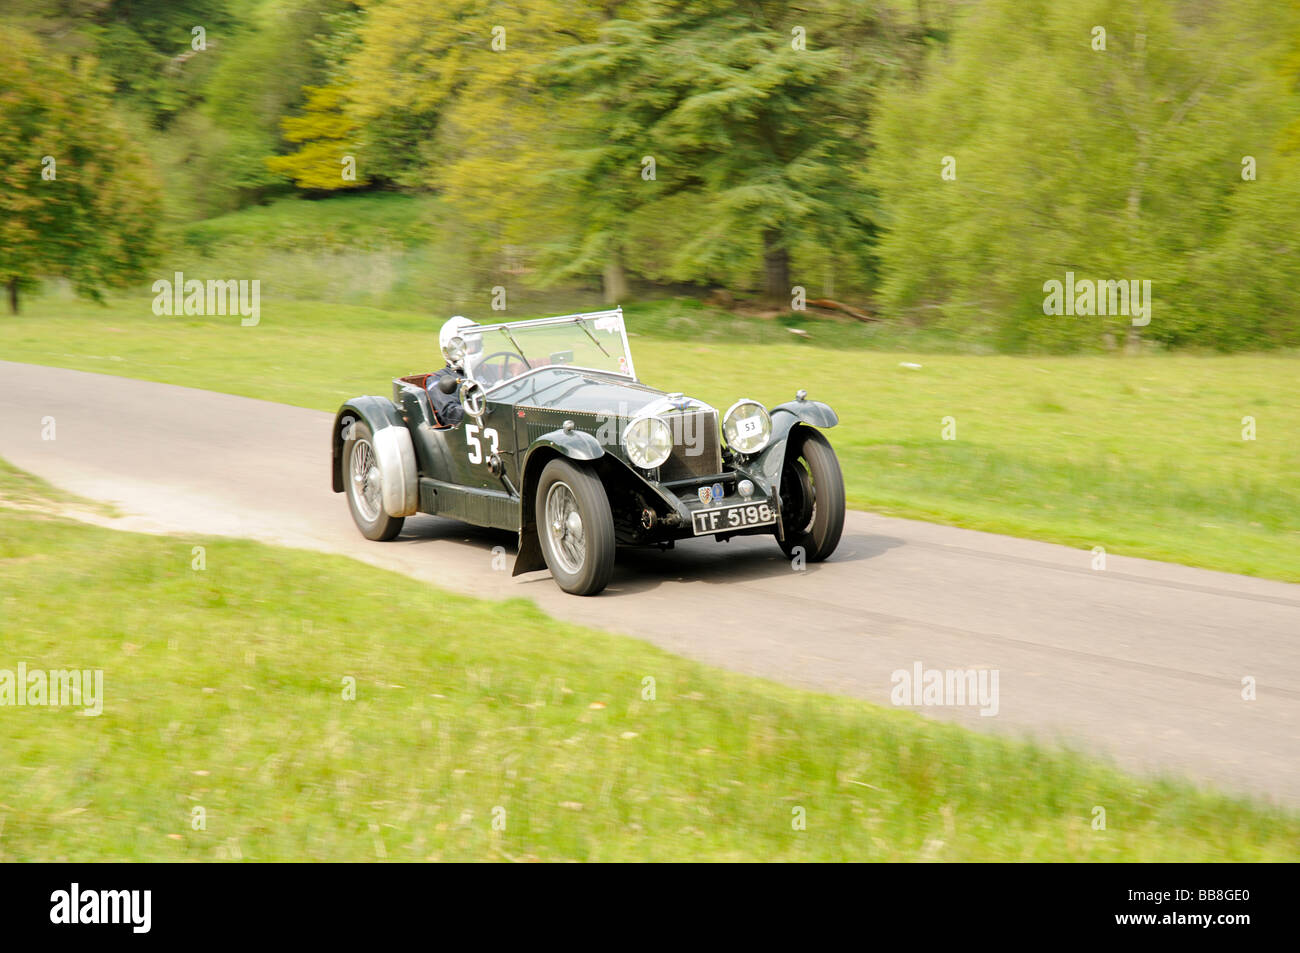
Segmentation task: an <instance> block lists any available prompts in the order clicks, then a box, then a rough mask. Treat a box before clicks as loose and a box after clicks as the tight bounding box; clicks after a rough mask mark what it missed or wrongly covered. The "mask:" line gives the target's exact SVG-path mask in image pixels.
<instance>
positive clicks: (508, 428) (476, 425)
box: [429, 401, 519, 529]
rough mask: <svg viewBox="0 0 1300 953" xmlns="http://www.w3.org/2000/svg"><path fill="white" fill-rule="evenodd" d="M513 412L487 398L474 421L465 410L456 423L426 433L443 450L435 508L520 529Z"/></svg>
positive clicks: (510, 407)
mask: <svg viewBox="0 0 1300 953" xmlns="http://www.w3.org/2000/svg"><path fill="white" fill-rule="evenodd" d="M513 413H514V407H513V405H510V404H499V403H494V402H492V401H488V403H487V406H486V407H485V409H484V411H483V415H482V416H481V417H479V418H478V419H477V420H475V419H474V418H473V417H470V416H469V415H468V414H467V415H466V416H465V418H464V419H463V420H462V421H461V422H460V423H459V424H457V425H456V426H455V427H451V428H449V429H446V430H433V431H431V432H430V433H429V438H430V439H431V440H436V441H439V442H440V443H441V445H442V448H443V449H444V451H445V453H444V454H439V456H440V457H441V458H442V459H443V460H445V461H446V464H447V470H448V472H447V475H446V476H445V477H443V478H442V479H439V480H437V481H436V482H437V484H438V485H437V486H436V487H435V489H436V491H437V497H438V507H437V512H438V513H441V514H445V515H447V516H454V517H456V518H457V519H463V520H465V521H466V522H470V523H476V524H478V525H480V526H496V527H499V528H501V529H518V528H519V527H518V521H519V499H518V496H517V495H516V493H515V491H514V486H513V482H511V480H510V476H511V475H512V474H513V473H514V472H515V465H514V459H515V454H516V447H515V433H514V427H513V426H512V424H513V420H512V414H513ZM494 469H495V472H494ZM503 477H504V479H503Z"/></svg>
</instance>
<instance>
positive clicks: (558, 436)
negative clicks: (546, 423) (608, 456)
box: [524, 430, 605, 467]
mask: <svg viewBox="0 0 1300 953" xmlns="http://www.w3.org/2000/svg"><path fill="white" fill-rule="evenodd" d="M541 447H550V448H551V449H553V450H558V451H559V452H560V453H562V454H564V456H566V457H568V458H569V459H570V460H595V459H597V458H598V457H602V456H604V455H605V448H604V447H602V446H601V445H600V441H599V440H597V439H596V438H595V437H593V436H592V435H591V434H589V433H587V432H586V431H583V430H570V431H567V432H566V431H564V430H552V431H551V432H550V433H544V434H542V435H541V436H540V437H538V438H537V439H536V440H534V441H533V443H532V446H530V447H529V448H528V456H530V457H531V456H532V455H533V454H534V453H536V452H537V450H538V449H539V448H541ZM527 465H528V461H527V460H525V461H524V466H525V467H526V466H527Z"/></svg>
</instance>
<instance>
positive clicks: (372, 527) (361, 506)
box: [343, 420, 405, 542]
mask: <svg viewBox="0 0 1300 953" xmlns="http://www.w3.org/2000/svg"><path fill="white" fill-rule="evenodd" d="M367 452H368V453H369V454H370V458H371V469H372V470H374V471H375V472H376V473H377V472H378V469H379V467H378V462H377V461H375V459H374V453H375V435H374V434H373V433H371V431H370V427H369V426H368V425H367V424H366V423H365V422H364V421H360V420H358V421H355V422H354V423H353V424H352V425H351V426H350V427H348V432H347V434H346V435H344V439H343V484H344V489H343V492H344V493H346V494H347V497H348V509H349V510H351V511H352V522H354V523H356V524H357V529H359V530H361V535H362V536H364V537H365V538H366V539H373V540H376V541H379V542H386V541H387V540H390V539H392V538H393V537H395V536H396V535H397V534H398V533H400V532H401V531H402V524H403V523H404V522H405V520H404V519H403V518H402V517H400V516H389V515H388V514H387V513H385V512H384V500H383V491H382V484H380V487H381V489H380V492H379V496H378V500H377V501H376V500H375V498H374V494H373V492H372V493H370V494H367V487H366V485H365V484H364V483H362V482H359V481H358V480H357V478H356V476H357V474H356V470H359V469H362V468H364V466H365V461H364V456H363V455H364V454H366V453H367ZM358 458H360V459H358ZM372 479H373V477H372ZM381 479H382V477H381Z"/></svg>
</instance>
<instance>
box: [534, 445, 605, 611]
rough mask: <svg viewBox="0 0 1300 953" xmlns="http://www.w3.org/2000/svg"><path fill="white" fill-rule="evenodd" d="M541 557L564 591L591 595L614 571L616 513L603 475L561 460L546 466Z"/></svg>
mask: <svg viewBox="0 0 1300 953" xmlns="http://www.w3.org/2000/svg"><path fill="white" fill-rule="evenodd" d="M535 505H536V513H537V536H538V539H539V540H540V541H541V544H542V555H543V556H544V557H545V559H546V565H547V567H548V568H549V569H550V570H551V575H552V576H554V577H555V582H556V583H557V584H558V585H559V587H560V588H561V589H563V590H564V591H565V592H571V593H573V594H574V595H577V596H591V595H595V594H596V593H598V592H600V590H602V589H604V588H605V586H606V585H607V584H608V583H609V579H610V576H611V575H612V574H613V572H614V517H613V516H612V515H611V513H610V511H609V498H608V497H607V496H606V495H605V487H604V486H603V485H602V484H601V482H600V479H599V478H598V477H597V476H596V475H595V474H594V473H592V472H591V470H590V469H588V468H586V467H579V466H576V465H574V464H573V463H570V462H569V461H568V460H565V459H562V458H556V459H554V460H552V461H551V462H550V463H548V464H547V465H546V467H545V468H544V469H543V470H542V477H541V480H540V482H539V483H538V486H537V499H536V504H535Z"/></svg>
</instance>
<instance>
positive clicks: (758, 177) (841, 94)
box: [557, 0, 870, 299]
mask: <svg viewBox="0 0 1300 953" xmlns="http://www.w3.org/2000/svg"><path fill="white" fill-rule="evenodd" d="M810 29H811V30H812V31H813V37H812V38H811V40H810V38H809V30H810ZM836 35H837V34H836V33H833V32H832V31H829V30H827V31H826V35H824V36H821V37H819V36H817V34H816V27H815V22H814V21H812V20H810V19H809V17H808V16H806V15H804V14H802V13H799V14H796V13H794V12H792V11H790V10H789V9H788V8H787V6H786V5H785V4H778V3H767V2H762V0H647V2H645V3H643V4H637V5H634V6H632V7H631V8H630V9H629V10H628V11H626V12H625V13H624V14H623V15H622V16H620V17H619V18H616V19H613V20H611V21H610V22H609V23H607V24H606V25H605V26H604V28H603V29H602V33H601V37H600V39H599V40H598V41H597V42H594V43H588V44H586V45H584V46H581V47H575V48H572V49H570V50H567V51H565V52H564V53H563V54H561V59H560V61H559V62H560V66H559V69H558V71H557V72H558V73H559V74H560V75H561V76H564V77H566V78H567V79H568V81H569V83H570V85H571V87H572V88H573V89H574V91H575V92H576V94H577V95H579V96H580V97H582V98H583V99H584V100H586V101H587V102H589V103H590V105H591V107H592V108H591V109H590V110H589V116H590V122H589V123H588V127H587V128H586V129H585V130H584V134H583V135H582V136H581V139H580V141H579V143H578V144H577V145H576V146H575V147H574V148H573V149H571V150H570V156H571V158H572V159H573V162H572V163H571V169H572V170H573V173H574V174H575V175H577V176H579V177H581V178H582V180H583V181H584V183H585V184H586V185H587V186H588V188H586V189H584V190H583V191H584V193H585V194H588V195H591V197H592V198H599V202H595V203H593V205H594V206H595V207H596V209H594V210H593V212H592V215H591V216H590V218H589V221H590V223H591V225H590V229H589V235H588V241H587V242H586V243H585V245H586V246H588V247H591V248H593V249H594V250H595V249H599V250H604V251H605V252H606V254H612V255H618V254H621V253H624V252H625V250H624V249H621V248H620V247H619V245H618V239H617V236H618V235H619V234H620V233H621V224H620V223H621V221H622V220H624V219H625V217H626V215H627V214H628V213H629V212H630V211H631V210H632V209H633V208H635V207H636V206H638V205H641V204H644V203H647V202H650V201H653V200H655V199H656V198H659V197H664V198H667V197H672V196H678V195H682V194H690V195H691V196H693V198H694V199H695V201H697V202H698V203H701V204H704V203H707V209H708V214H707V217H706V219H705V220H704V221H703V222H702V223H701V225H702V227H700V228H698V229H696V230H695V231H694V233H693V234H691V235H689V236H686V237H685V240H684V241H682V242H681V243H680V244H679V245H678V247H677V249H676V250H675V252H674V255H673V257H674V259H675V263H676V264H675V270H676V271H677V272H678V273H679V274H683V275H686V274H689V275H692V276H694V277H697V278H709V277H712V276H714V275H717V274H719V273H722V272H725V271H728V270H731V269H734V268H735V266H736V264H737V263H738V262H739V261H744V260H750V259H751V258H752V256H753V253H754V250H755V247H756V244H757V246H758V248H759V249H760V254H761V258H762V267H763V275H764V280H763V288H764V291H765V293H766V295H767V296H768V297H770V298H773V299H788V298H789V295H790V292H791V284H792V279H791V256H792V250H793V248H794V246H795V243H796V241H797V240H798V238H799V237H801V236H804V237H811V236H814V235H815V236H819V237H822V238H823V239H824V240H825V241H826V242H827V243H833V242H835V241H837V240H839V239H843V238H847V239H848V240H849V241H850V242H853V243H856V244H858V245H862V244H864V243H865V242H866V241H867V240H868V238H869V233H870V222H869V218H868V217H867V216H865V215H862V214H861V213H860V212H859V211H858V209H857V208H855V204H854V202H853V201H852V200H851V197H850V195H849V194H848V193H849V181H848V177H847V176H846V174H845V169H846V168H849V167H851V165H852V164H853V163H855V162H857V161H860V160H861V158H862V155H863V153H864V151H865V139H864V135H863V129H864V127H865V119H866V116H865V113H864V111H863V109H862V106H863V100H862V98H861V97H860V96H858V95H852V94H850V95H846V93H849V92H850V91H851V90H854V83H855V80H856V77H855V75H854V73H853V71H852V70H851V69H850V68H848V64H847V63H846V61H845V59H844V58H843V57H842V56H841V54H840V51H838V50H836V49H833V48H831V47H830V46H829V45H827V44H826V43H825V40H826V39H828V38H830V37H834V36H836ZM856 91H857V92H860V88H858V89H857V90H856ZM647 157H649V159H651V160H653V162H654V165H655V179H656V182H657V183H658V188H657V189H649V188H646V187H644V185H642V184H640V183H636V178H635V177H636V174H637V172H638V171H640V169H641V167H642V163H643V162H645V161H646V158H647ZM597 209H609V210H610V211H611V212H612V214H608V215H607V214H604V213H603V212H602V211H599V210H597ZM598 239H599V240H598Z"/></svg>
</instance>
